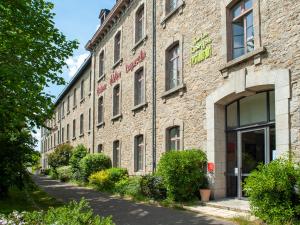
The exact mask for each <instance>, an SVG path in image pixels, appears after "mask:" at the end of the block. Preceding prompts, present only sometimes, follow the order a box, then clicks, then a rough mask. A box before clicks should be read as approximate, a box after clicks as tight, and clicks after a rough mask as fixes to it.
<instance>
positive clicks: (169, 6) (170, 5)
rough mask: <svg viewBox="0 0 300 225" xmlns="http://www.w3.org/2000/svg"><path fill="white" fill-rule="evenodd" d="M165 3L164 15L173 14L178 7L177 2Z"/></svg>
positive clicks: (175, 0)
mask: <svg viewBox="0 0 300 225" xmlns="http://www.w3.org/2000/svg"><path fill="white" fill-rule="evenodd" d="M165 1H166V14H169V13H170V12H173V11H174V10H175V9H176V8H177V6H178V0H165Z"/></svg>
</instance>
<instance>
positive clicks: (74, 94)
mask: <svg viewBox="0 0 300 225" xmlns="http://www.w3.org/2000/svg"><path fill="white" fill-rule="evenodd" d="M76 92H77V89H76V88H74V93H73V106H74V107H75V106H76V104H77V103H76V100H77V99H76Z"/></svg>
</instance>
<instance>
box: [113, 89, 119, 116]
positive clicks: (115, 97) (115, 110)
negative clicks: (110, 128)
mask: <svg viewBox="0 0 300 225" xmlns="http://www.w3.org/2000/svg"><path fill="white" fill-rule="evenodd" d="M119 114H120V84H117V85H116V86H115V87H114V89H113V116H117V115H119Z"/></svg>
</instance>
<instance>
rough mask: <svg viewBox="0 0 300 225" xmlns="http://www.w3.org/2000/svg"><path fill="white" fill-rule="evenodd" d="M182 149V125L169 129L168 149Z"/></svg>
mask: <svg viewBox="0 0 300 225" xmlns="http://www.w3.org/2000/svg"><path fill="white" fill-rule="evenodd" d="M170 150H180V127H179V126H174V127H171V128H169V129H167V151H170Z"/></svg>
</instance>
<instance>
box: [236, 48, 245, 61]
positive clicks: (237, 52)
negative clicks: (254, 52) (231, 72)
mask: <svg viewBox="0 0 300 225" xmlns="http://www.w3.org/2000/svg"><path fill="white" fill-rule="evenodd" d="M244 52H245V50H244V48H237V49H234V50H233V58H234V59H235V58H238V57H240V56H242V55H244Z"/></svg>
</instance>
